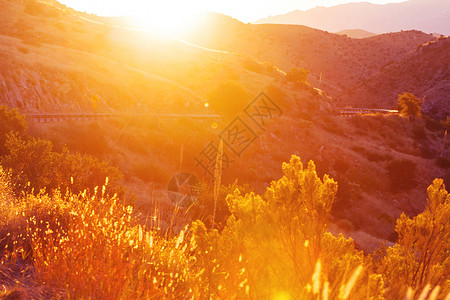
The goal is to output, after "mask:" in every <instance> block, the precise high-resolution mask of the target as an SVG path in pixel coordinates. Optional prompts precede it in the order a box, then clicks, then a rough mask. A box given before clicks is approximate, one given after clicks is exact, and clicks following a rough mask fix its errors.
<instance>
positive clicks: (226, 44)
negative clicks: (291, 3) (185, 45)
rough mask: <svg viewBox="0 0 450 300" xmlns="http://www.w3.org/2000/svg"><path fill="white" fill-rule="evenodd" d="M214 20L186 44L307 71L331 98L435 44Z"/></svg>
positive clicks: (422, 37) (420, 36)
mask: <svg viewBox="0 0 450 300" xmlns="http://www.w3.org/2000/svg"><path fill="white" fill-rule="evenodd" d="M213 20H214V22H207V23H202V24H201V25H200V26H199V27H200V28H206V30H200V31H198V32H196V33H195V34H191V35H189V36H187V37H185V38H186V39H187V40H188V41H190V42H193V43H195V44H198V45H201V46H204V47H208V48H215V49H220V50H225V51H231V52H233V53H237V54H239V55H244V56H247V57H251V58H253V59H257V60H259V61H266V62H268V63H269V64H272V65H275V66H277V67H279V68H281V69H282V70H284V71H289V70H290V69H291V68H298V67H304V68H307V69H308V70H310V71H311V74H310V76H309V80H310V82H311V83H312V84H313V85H315V86H319V85H320V88H321V89H323V90H325V91H326V92H327V93H329V94H330V95H332V96H335V95H338V94H339V93H340V92H341V90H342V89H345V88H349V87H350V86H352V85H355V84H357V83H358V82H359V81H361V80H363V79H365V78H369V77H370V76H373V75H375V74H376V73H378V72H379V70H380V69H381V68H382V67H383V66H384V65H386V64H388V63H390V62H392V61H395V60H397V59H399V58H400V57H402V56H403V55H405V54H406V53H408V52H409V51H411V50H412V49H414V48H415V47H416V46H417V44H423V43H426V42H428V41H431V40H434V39H435V38H434V37H433V36H431V35H429V34H425V33H423V32H419V31H403V32H396V33H390V34H383V35H379V36H374V37H371V38H367V39H350V38H348V37H345V36H342V35H338V34H332V33H328V32H325V31H321V30H317V29H313V28H309V27H306V26H301V25H280V24H260V25H248V24H243V23H240V22H238V21H237V20H233V19H231V18H229V17H224V16H221V17H220V18H213Z"/></svg>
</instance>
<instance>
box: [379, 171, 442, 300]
mask: <svg viewBox="0 0 450 300" xmlns="http://www.w3.org/2000/svg"><path fill="white" fill-rule="evenodd" d="M427 193H428V200H427V207H426V209H425V211H424V212H423V213H421V214H419V215H418V216H416V217H414V218H412V219H410V218H408V217H407V216H406V215H405V214H402V215H401V216H400V218H399V219H398V220H397V224H396V226H395V231H396V232H397V233H398V242H397V244H396V245H395V246H394V247H390V248H387V249H382V250H381V251H379V253H380V252H381V253H382V255H381V256H382V259H381V260H380V261H379V264H378V265H377V266H378V268H377V271H378V272H381V273H382V274H384V276H385V279H386V283H387V291H388V294H387V296H388V297H387V298H390V299H399V298H402V297H403V295H406V294H407V289H408V288H410V289H411V291H412V292H413V293H420V292H421V291H423V290H425V289H427V286H428V288H430V287H432V288H433V289H434V288H435V287H436V286H440V287H442V288H443V289H444V290H443V292H442V294H443V295H446V294H447V293H449V292H450V286H449V285H448V280H449V273H448V270H449V269H450V261H449V259H448V245H450V234H449V232H450V222H449V219H450V195H449V194H448V192H447V191H446V190H445V186H444V184H443V180H442V179H435V180H434V181H433V184H432V185H430V186H429V187H428V189H427ZM438 292H439V291H438ZM447 297H448V296H447ZM430 298H431V297H430ZM442 299H443V298H442Z"/></svg>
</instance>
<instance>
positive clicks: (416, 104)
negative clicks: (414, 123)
mask: <svg viewBox="0 0 450 300" xmlns="http://www.w3.org/2000/svg"><path fill="white" fill-rule="evenodd" d="M421 109H422V100H421V99H419V98H417V97H416V96H414V95H413V94H411V93H403V94H401V95H399V96H398V110H399V111H400V114H401V115H403V116H406V117H410V118H413V117H418V118H420V117H421V116H422V113H421Z"/></svg>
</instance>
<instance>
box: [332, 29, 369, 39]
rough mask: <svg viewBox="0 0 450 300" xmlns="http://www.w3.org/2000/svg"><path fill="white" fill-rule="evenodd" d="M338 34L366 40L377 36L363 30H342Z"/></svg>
mask: <svg viewBox="0 0 450 300" xmlns="http://www.w3.org/2000/svg"><path fill="white" fill-rule="evenodd" d="M336 34H340V35H346V36H348V37H350V38H352V39H365V38H369V37H372V36H375V35H376V34H375V33H372V32H368V31H365V30H361V29H346V30H341V31H339V32H336Z"/></svg>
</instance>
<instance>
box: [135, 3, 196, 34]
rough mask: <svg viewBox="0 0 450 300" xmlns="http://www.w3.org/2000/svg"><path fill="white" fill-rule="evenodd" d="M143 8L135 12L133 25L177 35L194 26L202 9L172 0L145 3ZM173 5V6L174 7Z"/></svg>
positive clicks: (160, 32) (151, 30)
mask: <svg viewBox="0 0 450 300" xmlns="http://www.w3.org/2000/svg"><path fill="white" fill-rule="evenodd" d="M142 6H145V7H143V10H142V11H140V12H137V16H136V18H135V24H134V25H135V26H137V27H139V28H141V29H144V30H146V31H150V32H157V33H159V34H163V35H171V36H178V35H181V34H183V33H184V32H185V31H186V30H189V29H190V28H192V27H193V26H194V24H195V23H196V21H197V20H198V19H199V18H200V17H201V15H202V11H201V10H200V9H198V8H196V7H192V5H189V4H188V3H182V2H177V3H176V6H175V5H174V3H173V2H172V1H167V2H158V3H157V4H155V3H151V2H150V3H145V4H142ZM174 6H175V7H174Z"/></svg>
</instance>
